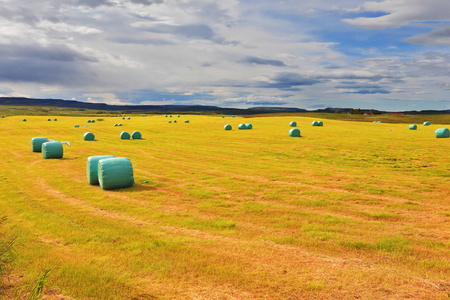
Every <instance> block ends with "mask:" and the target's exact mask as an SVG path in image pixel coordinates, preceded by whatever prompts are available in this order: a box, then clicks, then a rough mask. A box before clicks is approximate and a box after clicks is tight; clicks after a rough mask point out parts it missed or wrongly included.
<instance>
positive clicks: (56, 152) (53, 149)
mask: <svg viewBox="0 0 450 300" xmlns="http://www.w3.org/2000/svg"><path fill="white" fill-rule="evenodd" d="M41 151H42V158H44V159H48V158H62V157H63V153H64V149H63V146H62V143H61V142H58V141H54V142H45V143H43V144H42V150H41Z"/></svg>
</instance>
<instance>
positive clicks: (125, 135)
mask: <svg viewBox="0 0 450 300" xmlns="http://www.w3.org/2000/svg"><path fill="white" fill-rule="evenodd" d="M130 137H131V135H130V134H129V133H128V132H126V131H122V133H120V138H121V139H122V140H129V139H130Z"/></svg>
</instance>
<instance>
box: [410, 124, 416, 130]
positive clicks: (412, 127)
mask: <svg viewBox="0 0 450 300" xmlns="http://www.w3.org/2000/svg"><path fill="white" fill-rule="evenodd" d="M416 129H417V125H416V124H411V125H409V130H416Z"/></svg>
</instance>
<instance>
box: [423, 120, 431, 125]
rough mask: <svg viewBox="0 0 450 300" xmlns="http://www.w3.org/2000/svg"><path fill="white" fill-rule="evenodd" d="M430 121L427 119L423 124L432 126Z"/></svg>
mask: <svg viewBox="0 0 450 300" xmlns="http://www.w3.org/2000/svg"><path fill="white" fill-rule="evenodd" d="M430 124H431V123H430V122H429V121H426V122H423V126H430Z"/></svg>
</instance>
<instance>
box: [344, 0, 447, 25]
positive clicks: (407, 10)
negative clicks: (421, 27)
mask: <svg viewBox="0 0 450 300" xmlns="http://www.w3.org/2000/svg"><path fill="white" fill-rule="evenodd" d="M349 11H350V12H383V13H386V15H383V16H379V17H360V18H356V19H344V22H347V23H349V24H351V25H354V26H358V27H362V28H366V29H380V28H386V27H400V26H407V25H411V24H412V23H414V22H429V21H437V22H440V21H448V20H450V1H448V0H427V1H424V0H383V1H377V2H375V1H366V2H364V3H363V4H362V5H360V6H359V7H358V8H357V9H354V10H349Z"/></svg>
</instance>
